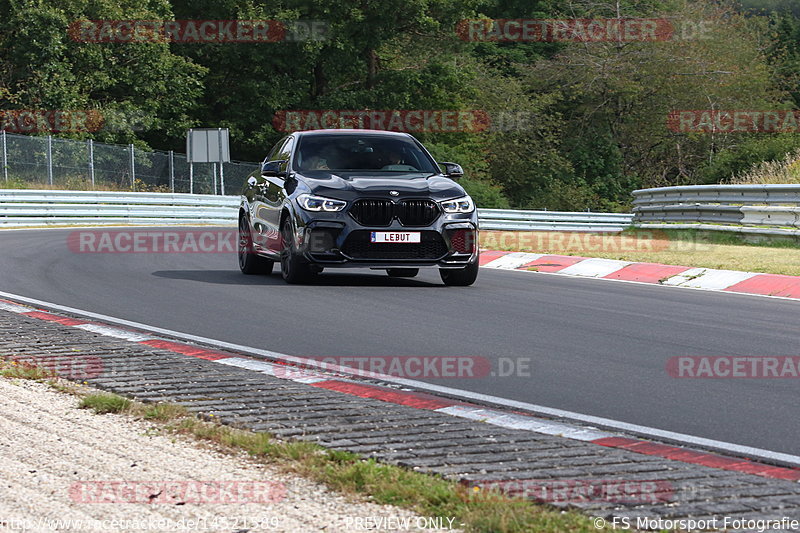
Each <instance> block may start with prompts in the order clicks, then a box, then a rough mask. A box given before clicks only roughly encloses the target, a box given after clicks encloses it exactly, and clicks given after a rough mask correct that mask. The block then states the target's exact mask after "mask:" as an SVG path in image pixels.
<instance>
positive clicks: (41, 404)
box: [0, 378, 456, 533]
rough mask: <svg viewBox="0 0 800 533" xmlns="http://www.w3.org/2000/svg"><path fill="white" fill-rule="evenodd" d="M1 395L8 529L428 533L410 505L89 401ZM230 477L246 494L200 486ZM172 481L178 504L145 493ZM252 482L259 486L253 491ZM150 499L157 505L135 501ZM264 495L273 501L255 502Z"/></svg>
mask: <svg viewBox="0 0 800 533" xmlns="http://www.w3.org/2000/svg"><path fill="white" fill-rule="evenodd" d="M0 399H1V400H0V480H2V482H1V483H0V530H2V531H6V530H8V531H26V532H28V531H32V532H38V531H56V530H57V531H103V532H108V531H159V532H161V531H213V532H224V531H229V532H237V531H253V532H255V531H286V532H293V533H295V532H306V531H325V532H332V531H342V532H351V531H358V530H364V531H366V530H369V531H398V530H400V531H420V530H421V529H420V527H424V525H425V517H419V516H418V515H415V514H414V513H411V512H409V511H407V510H404V509H400V508H397V507H393V506H388V505H377V504H373V503H364V502H363V501H362V502H360V501H358V500H356V499H355V498H354V497H352V498H351V497H348V496H345V495H342V494H337V493H334V492H332V491H330V490H328V489H327V488H325V487H324V486H321V485H319V484H316V483H313V482H310V481H308V480H306V479H304V478H301V477H298V476H294V475H289V474H286V473H281V472H280V471H279V470H278V469H277V468H276V467H272V466H270V465H264V464H256V463H255V462H254V461H251V460H249V459H248V458H247V457H244V456H241V457H234V456H231V455H226V454H222V453H219V452H217V451H214V450H212V449H209V448H207V447H204V446H201V445H200V444H197V443H194V442H190V441H188V440H187V439H186V438H182V437H175V436H171V435H166V434H163V433H161V432H159V431H158V430H157V428H156V426H154V425H151V424H150V423H147V422H145V421H141V420H136V419H133V418H131V417H128V416H125V415H113V414H107V415H97V414H94V413H93V412H91V411H88V410H83V409H78V408H77V404H78V401H79V400H78V398H76V397H75V396H72V395H70V394H67V393H62V392H57V391H55V390H53V389H52V388H50V387H49V386H48V385H46V384H44V383H38V382H33V381H26V380H11V379H3V378H0ZM114 481H121V482H125V484H124V485H113V484H112V483H110V482H114ZM231 481H233V482H237V483H239V487H244V488H240V492H236V491H229V492H227V493H224V492H223V493H217V495H216V496H215V495H214V493H213V492H208V491H205V492H204V491H202V490H200V488H199V487H201V484H200V482H211V483H220V482H231ZM98 482H102V483H98ZM133 482H144V483H138V484H133ZM167 482H170V483H172V485H171V486H173V487H178V489H175V490H174V491H172V490H167V493H170V494H172V495H175V496H178V497H177V499H173V500H172V501H170V502H169V503H166V502H164V503H161V502H159V501H158V500H159V498H163V497H164V496H163V495H161V496H154V495H153V494H152V492H153V491H150V492H148V491H147V490H146V489H148V488H149V487H151V486H155V487H159V486H161V487H163V486H165V485H164V483H167ZM174 482H177V484H176V483H174ZM250 482H258V484H257V485H255V486H256V489H255V490H254V491H251V492H247V490H248V489H247V488H246V487H251V488H252V487H253V486H254V485H253V484H252V483H250ZM226 486H228V487H231V485H226ZM132 487H136V488H135V489H133V488H132ZM142 487H144V488H142ZM265 487H266V488H265ZM126 490H127V492H126ZM182 490H185V492H182ZM143 491H144V492H143ZM221 494H227V496H223V495H221ZM181 497H182V498H183V500H186V501H181ZM141 498H144V499H145V500H149V499H151V498H155V499H154V500H153V501H155V502H156V503H152V502H151V503H127V502H129V501H131V500H134V499H135V500H136V501H139V499H141ZM225 498H228V499H227V500H225ZM231 498H233V499H236V500H237V502H236V503H229V502H230V500H231ZM102 499H112V500H116V501H117V502H119V501H123V502H125V503H104V502H102V501H97V500H102ZM198 499H200V500H203V501H201V502H197V500H198ZM264 499H266V500H270V502H269V503H254V500H255V501H256V502H258V501H263V500H264ZM223 500H224V501H223ZM272 500H278V501H274V502H273V501H272ZM193 502H194V503H193ZM68 521H72V523H71V524H70V523H68ZM445 523H446V521H445ZM453 526H456V524H453ZM424 531H435V529H424ZM450 531H453V530H450Z"/></svg>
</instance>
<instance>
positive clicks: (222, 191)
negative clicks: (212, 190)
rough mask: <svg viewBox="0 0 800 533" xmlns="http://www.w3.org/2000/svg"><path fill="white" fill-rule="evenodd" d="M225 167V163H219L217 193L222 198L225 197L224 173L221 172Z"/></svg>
mask: <svg viewBox="0 0 800 533" xmlns="http://www.w3.org/2000/svg"><path fill="white" fill-rule="evenodd" d="M224 166H225V163H223V162H222V161H220V163H219V192H220V194H221V195H222V196H225V171H224V170H222V169H223V167H224Z"/></svg>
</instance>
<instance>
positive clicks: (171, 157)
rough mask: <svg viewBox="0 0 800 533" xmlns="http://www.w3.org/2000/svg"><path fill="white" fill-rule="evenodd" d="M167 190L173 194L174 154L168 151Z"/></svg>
mask: <svg viewBox="0 0 800 533" xmlns="http://www.w3.org/2000/svg"><path fill="white" fill-rule="evenodd" d="M169 190H170V192H175V152H173V151H172V150H170V151H169Z"/></svg>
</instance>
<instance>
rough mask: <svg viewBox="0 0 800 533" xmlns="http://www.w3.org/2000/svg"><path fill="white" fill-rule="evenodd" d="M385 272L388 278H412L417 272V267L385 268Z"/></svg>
mask: <svg viewBox="0 0 800 533" xmlns="http://www.w3.org/2000/svg"><path fill="white" fill-rule="evenodd" d="M386 273H387V274H389V277H390V278H413V277H414V276H416V275H417V274H419V269H418V268H387V269H386Z"/></svg>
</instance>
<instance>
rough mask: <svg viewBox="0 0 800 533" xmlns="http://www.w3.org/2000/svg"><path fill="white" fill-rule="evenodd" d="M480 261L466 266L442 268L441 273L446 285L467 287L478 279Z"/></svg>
mask: <svg viewBox="0 0 800 533" xmlns="http://www.w3.org/2000/svg"><path fill="white" fill-rule="evenodd" d="M478 267H479V265H478V261H475V262H474V263H470V264H469V265H467V266H466V267H465V268H459V269H449V268H440V269H439V275H440V276H441V277H442V281H443V282H444V284H445V285H448V286H450V287H467V286H469V285H472V284H473V283H475V280H476V279H478Z"/></svg>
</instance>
